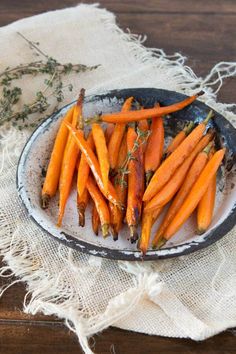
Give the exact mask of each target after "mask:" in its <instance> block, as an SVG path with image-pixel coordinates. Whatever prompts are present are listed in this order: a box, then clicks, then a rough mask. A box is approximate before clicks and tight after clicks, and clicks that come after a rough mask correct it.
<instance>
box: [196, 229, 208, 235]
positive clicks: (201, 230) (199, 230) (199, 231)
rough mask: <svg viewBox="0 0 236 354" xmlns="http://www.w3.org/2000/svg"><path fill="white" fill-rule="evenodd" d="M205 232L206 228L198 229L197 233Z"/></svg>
mask: <svg viewBox="0 0 236 354" xmlns="http://www.w3.org/2000/svg"><path fill="white" fill-rule="evenodd" d="M205 232H206V230H205V229H197V234H198V235H202V234H204V233H205Z"/></svg>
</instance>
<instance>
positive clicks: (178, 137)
mask: <svg viewBox="0 0 236 354" xmlns="http://www.w3.org/2000/svg"><path fill="white" fill-rule="evenodd" d="M193 127H194V122H190V123H188V124H187V125H186V126H185V127H184V129H183V130H181V131H180V132H179V133H178V134H177V135H176V136H175V137H174V138H173V139H172V140H171V142H170V144H169V145H168V147H167V149H166V151H165V154H164V158H167V157H168V156H169V155H170V154H172V152H173V151H174V150H176V148H177V147H178V146H179V145H180V144H181V143H182V141H183V140H184V139H185V138H186V136H187V135H188V134H189V133H190V132H191V131H192V130H193Z"/></svg>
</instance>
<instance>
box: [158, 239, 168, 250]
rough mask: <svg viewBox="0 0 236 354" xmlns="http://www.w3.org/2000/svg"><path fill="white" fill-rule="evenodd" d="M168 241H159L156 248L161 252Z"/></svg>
mask: <svg viewBox="0 0 236 354" xmlns="http://www.w3.org/2000/svg"><path fill="white" fill-rule="evenodd" d="M166 242H167V240H165V239H164V238H161V239H160V240H158V242H157V244H156V248H157V249H158V250H159V249H160V248H162V246H164V245H165V244H166Z"/></svg>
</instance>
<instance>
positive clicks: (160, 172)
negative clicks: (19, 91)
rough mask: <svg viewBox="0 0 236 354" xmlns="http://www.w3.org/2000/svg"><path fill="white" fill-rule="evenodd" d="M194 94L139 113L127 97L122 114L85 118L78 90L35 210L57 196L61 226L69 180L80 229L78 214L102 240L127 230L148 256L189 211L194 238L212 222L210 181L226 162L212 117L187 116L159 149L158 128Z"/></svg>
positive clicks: (160, 134) (212, 185)
mask: <svg viewBox="0 0 236 354" xmlns="http://www.w3.org/2000/svg"><path fill="white" fill-rule="evenodd" d="M201 94H203V93H202V92H200V93H198V94H196V95H193V96H191V97H188V98H187V99H185V100H183V101H181V102H178V103H175V104H172V105H170V106H166V107H162V106H160V104H159V103H158V102H157V103H156V104H155V105H154V107H153V108H143V107H141V106H140V105H137V102H135V98H134V97H127V99H126V100H125V101H124V103H123V106H122V108H121V112H117V113H109V114H101V115H99V116H94V117H93V119H91V118H89V119H85V118H84V117H83V101H84V90H83V89H82V90H81V92H80V96H79V99H78V101H77V103H76V104H75V105H74V106H72V107H71V108H70V109H69V111H68V112H67V114H66V115H65V117H64V118H63V119H62V122H61V124H60V127H59V130H58V133H57V135H56V139H55V143H54V147H53V150H52V153H51V158H50V161H49V165H48V169H47V173H46V178H45V181H44V184H43V188H42V207H43V208H47V207H48V206H49V203H50V199H51V198H52V197H54V196H55V194H56V192H57V190H59V212H58V226H61V224H62V221H63V215H64V212H65V206H66V203H67V200H68V197H69V194H70V192H71V189H72V188H73V184H72V181H73V177H74V176H76V179H77V210H78V216H79V226H82V227H84V226H85V220H86V218H85V215H86V213H91V220H92V228H93V231H94V234H95V235H98V233H99V230H100V229H101V231H102V235H103V237H104V238H106V237H107V236H108V235H109V234H112V235H113V239H114V240H117V239H118V237H119V233H120V232H121V230H122V228H123V227H125V225H124V224H127V226H128V228H129V240H130V242H131V243H135V242H137V241H138V243H137V245H138V249H139V250H140V251H141V252H142V253H143V255H145V253H146V252H147V250H148V248H149V247H150V243H151V245H152V247H153V248H154V249H155V248H160V247H162V246H163V245H164V244H165V243H166V242H167V241H168V240H169V239H170V238H171V237H172V236H173V235H174V234H175V233H176V232H177V231H178V230H179V229H180V228H181V226H182V225H183V224H184V223H185V221H186V220H187V219H188V218H189V217H190V215H192V213H193V211H194V210H197V229H198V233H204V232H206V231H207V229H208V228H209V226H210V224H211V221H212V217H213V211H214V204H215V195H216V174H217V170H218V168H219V167H220V165H221V162H222V160H223V158H224V155H225V149H224V148H221V149H218V150H217V148H216V143H215V131H214V130H213V129H212V128H211V129H208V130H207V124H208V122H209V121H210V120H211V119H212V118H213V112H212V111H210V112H209V113H208V115H207V117H206V118H205V119H204V120H203V121H201V122H199V123H198V124H194V122H192V121H191V122H188V121H187V117H186V124H185V126H184V127H183V129H182V130H181V131H180V132H178V133H177V134H176V136H175V137H174V138H173V139H172V140H171V142H170V143H169V145H168V146H167V148H166V149H164V138H165V136H164V135H165V129H164V124H163V121H164V120H165V115H166V114H170V113H172V112H175V111H178V110H181V109H183V108H184V107H186V106H187V105H189V104H191V103H192V102H193V101H194V100H195V99H196V98H197V97H198V96H200V95H201ZM170 119H171V117H170ZM99 122H101V123H102V124H100V123H99ZM104 122H107V123H105V124H104ZM91 203H92V208H89V207H88V206H89V204H91ZM168 203H170V204H169V207H168V208H167V209H166V205H167V204H168ZM163 210H165V214H164V217H163V219H162V221H161V223H160V225H159V227H158V229H157V230H155V233H154V237H153V239H152V240H151V231H152V229H153V228H154V227H155V226H154V224H155V222H156V221H157V220H158V219H159V216H160V214H161V213H162V212H163Z"/></svg>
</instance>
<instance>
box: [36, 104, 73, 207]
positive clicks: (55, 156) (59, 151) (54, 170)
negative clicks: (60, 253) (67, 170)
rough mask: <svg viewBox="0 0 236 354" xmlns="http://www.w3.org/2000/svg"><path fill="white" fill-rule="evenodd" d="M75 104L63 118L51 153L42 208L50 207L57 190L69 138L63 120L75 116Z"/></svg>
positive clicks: (44, 185)
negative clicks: (51, 199)
mask: <svg viewBox="0 0 236 354" xmlns="http://www.w3.org/2000/svg"><path fill="white" fill-rule="evenodd" d="M73 111H74V106H73V107H71V108H70V109H69V110H68V111H67V113H66V115H65V117H64V118H63V120H62V123H61V125H60V128H59V130H58V133H57V136H56V140H55V143H54V146H53V150H52V153H51V157H50V161H49V165H48V168H47V174H46V178H45V181H44V184H43V189H42V208H43V209H46V208H47V207H48V203H49V200H50V198H52V197H53V196H54V195H55V194H56V191H57V187H58V183H59V178H60V172H61V164H62V159H63V153H64V150H65V146H66V142H67V138H68V133H69V132H68V129H67V128H66V126H65V125H64V124H63V122H69V123H71V121H72V118H73Z"/></svg>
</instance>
